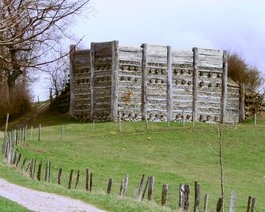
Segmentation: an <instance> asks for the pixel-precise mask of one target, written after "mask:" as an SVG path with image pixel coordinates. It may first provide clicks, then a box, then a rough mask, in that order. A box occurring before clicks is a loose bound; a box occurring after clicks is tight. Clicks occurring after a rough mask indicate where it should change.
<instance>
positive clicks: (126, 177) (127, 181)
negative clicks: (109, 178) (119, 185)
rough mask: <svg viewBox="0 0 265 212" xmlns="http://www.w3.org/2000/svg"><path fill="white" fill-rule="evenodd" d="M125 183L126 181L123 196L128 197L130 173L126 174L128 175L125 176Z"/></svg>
mask: <svg viewBox="0 0 265 212" xmlns="http://www.w3.org/2000/svg"><path fill="white" fill-rule="evenodd" d="M123 183H124V186H123V192H122V196H123V197H127V190H128V184H129V176H128V174H126V175H125V176H124V181H123Z"/></svg>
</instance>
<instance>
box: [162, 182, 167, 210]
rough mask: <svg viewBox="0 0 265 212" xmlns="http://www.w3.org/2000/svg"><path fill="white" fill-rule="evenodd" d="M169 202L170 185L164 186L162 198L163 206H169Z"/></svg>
mask: <svg viewBox="0 0 265 212" xmlns="http://www.w3.org/2000/svg"><path fill="white" fill-rule="evenodd" d="M167 200H168V184H163V186H162V198H161V204H162V205H163V206H164V205H166V204H167Z"/></svg>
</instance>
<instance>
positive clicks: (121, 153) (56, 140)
mask: <svg viewBox="0 0 265 212" xmlns="http://www.w3.org/2000/svg"><path fill="white" fill-rule="evenodd" d="M39 124H41V125H42V132H41V141H37V140H38V126H39ZM31 126H33V127H34V129H33V131H31V130H30V127H31ZM264 127H265V122H263V121H259V122H258V124H257V126H254V125H253V124H252V123H251V122H249V123H244V124H239V125H222V126H219V127H218V125H215V124H213V125H212V124H205V123H195V125H193V124H192V123H186V124H185V126H183V125H182V124H181V123H171V124H170V126H168V124H167V123H148V124H146V123H144V122H122V123H79V122H76V121H73V120H72V119H70V118H68V117H65V116H63V115H59V114H57V113H53V112H49V111H46V112H45V113H43V114H42V115H41V116H39V117H38V118H37V119H35V120H33V121H31V122H30V123H28V130H27V139H26V142H25V143H23V144H20V145H19V147H18V151H19V152H20V153H22V155H23V157H27V158H28V159H31V158H35V159H36V160H37V162H39V161H40V160H41V159H42V161H43V163H44V162H45V161H47V160H50V161H51V164H52V165H51V166H52V168H51V174H52V175H51V183H44V182H43V177H42V182H37V181H36V180H34V181H32V180H29V179H28V178H25V177H24V176H23V175H25V173H23V172H22V171H21V170H20V169H16V170H14V168H13V167H6V165H5V164H3V163H1V170H5V171H1V172H0V176H1V177H5V178H8V179H9V180H11V181H14V182H17V183H20V184H24V185H26V186H30V187H34V188H36V189H41V190H48V191H51V192H56V193H61V194H65V195H69V196H73V197H76V198H80V199H83V200H85V201H89V202H91V203H93V204H95V205H98V206H99V207H101V208H103V209H106V210H108V211H171V210H172V211H175V210H176V208H178V198H179V193H178V192H179V185H180V184H181V183H185V184H189V185H190V186H191V191H190V208H192V207H193V199H194V182H195V181H197V182H198V183H200V185H201V204H200V208H201V210H202V209H203V198H204V194H205V193H209V211H215V207H216V203H217V200H218V198H219V197H220V193H221V192H220V166H219V156H218V153H219V144H218V139H219V134H218V130H221V131H222V137H223V139H222V140H223V145H224V146H223V149H224V153H223V158H224V179H225V207H226V208H225V209H226V211H227V210H228V207H229V201H230V192H231V191H235V192H236V196H237V198H236V209H237V211H244V210H245V209H246V206H247V200H248V196H254V197H255V198H256V211H262V210H263V209H264V208H265V203H264V201H263V200H264V199H265V192H264V188H263V184H264V182H265V167H264V162H265V159H264V152H265V145H264V138H265V136H264ZM59 168H62V170H63V172H62V184H61V185H57V176H58V170H59ZM86 168H88V169H89V170H90V171H91V172H92V173H93V187H92V192H91V193H87V191H85V170H86ZM71 169H73V170H74V180H75V179H76V174H77V170H80V180H79V183H78V185H77V189H71V190H68V189H67V186H68V179H69V173H70V170H71ZM18 171H19V173H18ZM14 172H15V173H14ZM125 174H128V176H129V187H128V197H127V198H125V199H124V198H121V197H120V196H119V195H118V194H119V189H120V182H121V180H122V179H123V178H124V176H125ZM143 174H144V175H145V176H154V177H155V183H154V194H153V200H152V201H151V202H149V201H147V200H144V202H143V203H139V202H138V201H136V200H135V199H133V198H132V197H134V196H135V193H136V189H137V186H138V184H139V182H140V180H141V177H142V175H143ZM109 178H112V180H113V187H112V191H111V195H109V196H108V195H106V189H107V182H108V179H109ZM74 182H75V181H74ZM74 182H73V187H74ZM164 183H167V184H169V199H168V204H167V207H163V208H162V207H160V206H159V205H160V202H161V192H162V185H163V184H164Z"/></svg>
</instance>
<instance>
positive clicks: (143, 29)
mask: <svg viewBox="0 0 265 212" xmlns="http://www.w3.org/2000/svg"><path fill="white" fill-rule="evenodd" d="M87 11H88V12H87V13H88V14H87V15H86V16H82V17H79V18H78V20H77V22H76V24H75V26H74V27H73V28H72V29H71V30H72V33H73V34H75V36H76V37H77V38H81V37H83V36H85V37H84V38H83V41H82V48H89V47H90V42H102V41H111V40H118V41H119V42H120V44H121V45H127V46H140V45H141V44H142V43H149V44H159V45H171V46H172V47H173V48H175V49H191V48H192V47H201V48H214V49H224V50H228V51H231V52H236V53H238V54H239V55H240V56H241V57H242V58H243V59H245V61H246V62H247V63H248V64H249V65H251V66H255V67H257V68H258V69H259V70H260V71H262V72H263V73H265V52H264V51H265V1H264V0H163V1H161V0H91V2H90V8H89V9H88V10H87ZM69 30H70V29H69Z"/></svg>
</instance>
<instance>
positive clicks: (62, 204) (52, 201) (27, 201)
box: [0, 178, 102, 212]
mask: <svg viewBox="0 0 265 212" xmlns="http://www.w3.org/2000/svg"><path fill="white" fill-rule="evenodd" d="M0 196H2V197H5V198H7V199H10V200H12V201H14V202H17V203H18V204H20V205H23V206H24V207H26V208H27V209H29V210H31V211H39V212H44V211H45V212H47V211H49V212H58V211H63V212H73V211H75V212H81V211H82V212H84V211H89V212H102V210H99V209H97V208H95V207H94V206H92V205H88V204H86V203H84V202H82V201H80V200H75V199H71V198H67V197H63V196H59V195H56V194H51V193H47V192H42V191H35V190H33V189H29V188H24V187H22V186H18V185H14V184H11V183H9V182H7V181H6V180H4V179H1V178H0Z"/></svg>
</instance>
